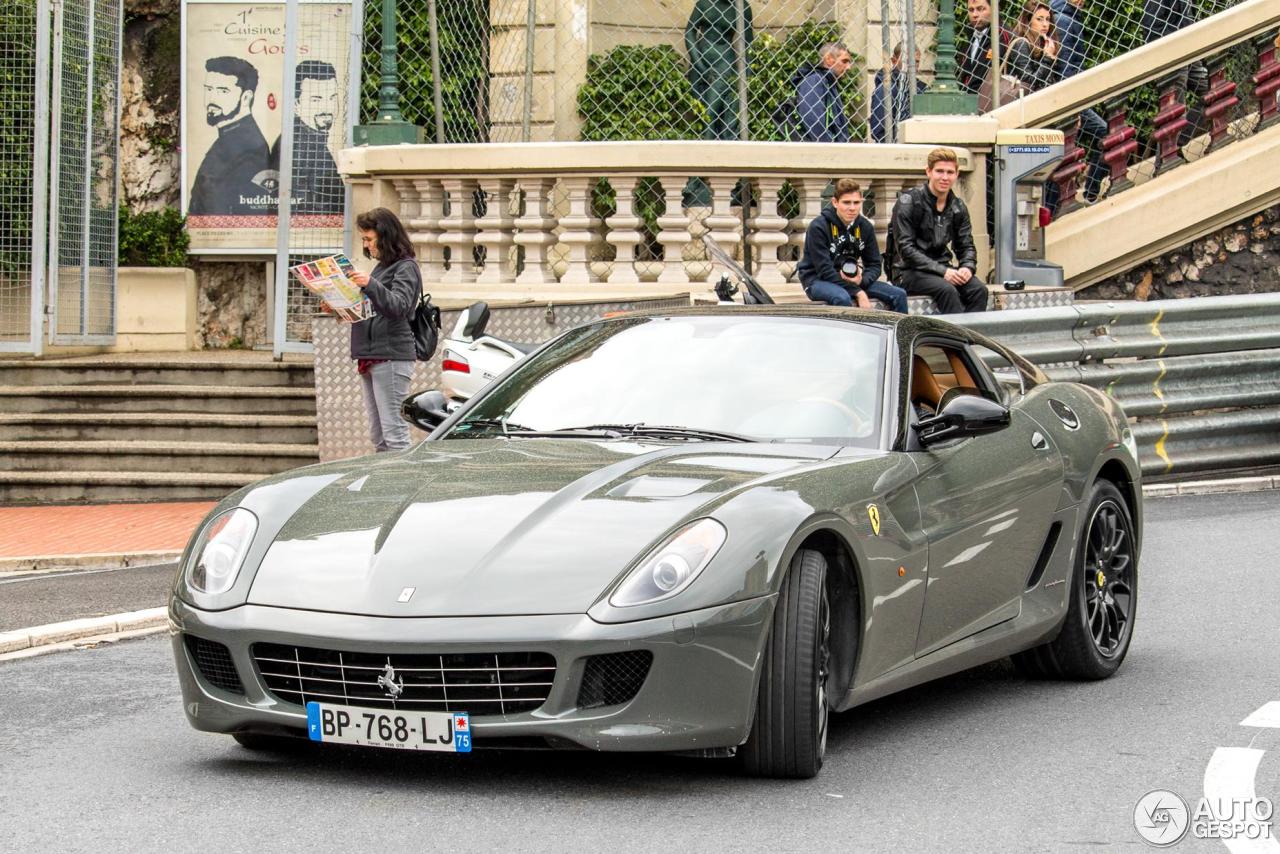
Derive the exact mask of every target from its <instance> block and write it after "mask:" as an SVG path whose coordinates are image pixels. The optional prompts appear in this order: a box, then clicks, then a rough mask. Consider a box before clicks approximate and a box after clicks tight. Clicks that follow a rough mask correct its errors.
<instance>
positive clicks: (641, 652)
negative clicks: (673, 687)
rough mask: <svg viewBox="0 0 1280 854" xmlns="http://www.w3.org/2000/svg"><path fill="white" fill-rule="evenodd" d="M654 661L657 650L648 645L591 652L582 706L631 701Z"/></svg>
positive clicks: (585, 670)
mask: <svg viewBox="0 0 1280 854" xmlns="http://www.w3.org/2000/svg"><path fill="white" fill-rule="evenodd" d="M651 664H653V653H652V652H649V650H647V649H636V650H631V651H630V652H611V653H609V654H608V655H593V656H591V657H590V658H588V659H587V665H586V667H585V668H583V671H582V686H581V687H580V688H579V689H578V708H580V709H594V708H596V707H597V706H617V705H620V704H622V703H627V702H630V701H631V698H632V697H634V696H635V695H636V694H638V693H639V692H640V686H641V685H643V684H644V680H645V677H646V676H648V675H649V666H650V665H651Z"/></svg>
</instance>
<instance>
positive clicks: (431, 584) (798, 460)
mask: <svg viewBox="0 0 1280 854" xmlns="http://www.w3.org/2000/svg"><path fill="white" fill-rule="evenodd" d="M837 450H838V449H837V448H834V447H828V446H794V445H792V446H787V445H765V444H760V445H743V444H738V443H689V444H681V445H679V446H676V447H672V446H670V445H665V444H651V443H641V442H634V443H633V442H626V441H611V442H606V441H600V442H595V441H584V440H558V439H538V440H510V441H507V440H498V439H492V440H449V441H439V442H425V443H423V444H421V445H419V446H418V447H417V448H416V449H414V450H413V451H412V452H409V453H406V454H395V455H384V456H378V457H373V458H370V459H369V461H368V463H367V464H366V465H362V466H349V467H347V470H346V471H345V473H343V474H342V475H341V476H339V477H337V478H336V479H334V480H332V481H330V482H328V483H327V484H326V485H325V486H323V487H322V488H320V489H319V490H318V491H316V492H315V493H314V494H312V495H311V496H310V497H309V498H308V499H307V500H306V501H305V502H304V503H303V504H302V505H301V506H300V507H299V508H298V510H297V511H296V512H294V514H293V515H292V516H291V517H290V518H289V520H288V521H287V522H285V524H284V525H283V527H282V528H281V529H280V531H279V532H278V534H277V535H276V538H275V541H274V542H273V543H272V544H271V546H270V548H269V549H268V550H267V552H266V554H265V555H264V557H263V559H262V561H261V563H260V565H259V568H258V570H257V573H256V577H255V578H254V580H253V585H252V588H251V589H250V591H249V598H248V601H249V602H250V603H251V604H258V605H270V606H277V607H288V608H305V609H308V610H314V611H332V612H341V613H351V614H364V615H376V616H388V617H437V616H439V617H443V616H479V615H512V614H555V613H583V612H585V611H586V610H587V609H588V608H589V607H590V606H591V605H592V604H593V603H594V602H595V601H596V599H597V598H599V596H600V594H601V592H602V591H603V590H604V589H605V588H606V587H607V586H608V585H609V583H610V582H611V581H612V580H613V579H614V578H616V577H617V576H618V574H619V573H621V572H622V571H623V570H624V569H625V568H626V567H627V566H628V565H629V564H631V563H632V561H634V560H635V559H636V558H637V557H638V556H639V555H640V554H641V553H642V552H644V551H645V550H646V549H648V548H650V547H652V546H654V545H656V541H657V540H658V539H659V538H660V537H662V536H663V535H664V534H665V533H667V532H668V531H669V530H671V529H672V528H673V527H674V526H676V525H678V524H680V523H681V522H682V521H683V520H685V519H686V518H690V517H696V515H697V514H698V511H699V508H702V507H703V506H704V505H706V504H708V503H709V502H714V501H716V500H717V499H719V498H721V497H722V496H723V495H724V494H725V493H726V492H729V491H731V490H735V489H739V488H742V487H744V486H750V485H751V484H752V482H754V481H758V480H760V479H762V478H770V477H773V476H776V475H778V474H781V473H784V472H791V471H794V470H796V469H798V468H800V467H804V466H807V465H817V464H820V463H821V462H822V461H824V460H826V459H829V458H830V457H831V456H833V455H834V454H835V453H836V452H837Z"/></svg>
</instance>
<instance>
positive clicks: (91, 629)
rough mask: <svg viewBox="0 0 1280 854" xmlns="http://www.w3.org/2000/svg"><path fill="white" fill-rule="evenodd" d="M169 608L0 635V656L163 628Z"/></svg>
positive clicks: (133, 612) (51, 625) (87, 619)
mask: <svg viewBox="0 0 1280 854" xmlns="http://www.w3.org/2000/svg"><path fill="white" fill-rule="evenodd" d="M167 611H168V609H167V608H163V607H161V608H147V609H145V610H142V611H128V612H126V613H123V614H110V615H108V616H105V617H86V618H84V619H80V620H64V621H63V622H61V623H48V624H47V625H43V626H32V627H31V628H27V629H17V630H15V631H11V632H0V655H5V654H7V653H11V652H21V651H23V650H26V649H33V648H35V647H42V646H51V645H53V644H61V643H66V642H68V641H77V640H83V639H84V638H93V637H98V636H100V635H112V634H117V633H119V632H133V631H138V630H140V629H155V628H160V627H163V626H165V625H166V624H167V622H168V619H169V618H168V616H167Z"/></svg>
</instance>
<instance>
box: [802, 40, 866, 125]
mask: <svg viewBox="0 0 1280 854" xmlns="http://www.w3.org/2000/svg"><path fill="white" fill-rule="evenodd" d="M852 64H853V54H852V53H851V52H850V51H849V48H847V47H845V46H844V45H843V44H841V43H840V42H832V43H830V44H825V45H823V46H822V47H821V48H819V50H818V64H817V65H802V66H800V67H799V68H798V69H796V73H795V74H794V75H793V76H792V78H791V82H792V84H793V85H794V86H795V87H796V99H795V104H796V114H797V118H798V119H799V141H801V142H850V141H851V140H852V139H853V134H852V131H851V129H850V127H849V115H848V113H846V112H845V108H844V98H843V97H841V95H840V90H839V88H838V86H837V83H838V82H839V80H840V78H841V77H843V76H844V73H845V72H846V71H848V70H849V66H850V65H852Z"/></svg>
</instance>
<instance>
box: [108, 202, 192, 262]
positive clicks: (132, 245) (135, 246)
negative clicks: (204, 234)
mask: <svg viewBox="0 0 1280 854" xmlns="http://www.w3.org/2000/svg"><path fill="white" fill-rule="evenodd" d="M185 223H186V218H185V217H184V216H182V214H180V213H178V211H177V210H175V209H174V208H165V209H164V210H159V211H145V212H143V213H139V214H135V213H132V212H130V211H129V209H128V208H127V207H124V206H123V205H121V207H120V253H119V263H120V266H122V267H185V266H186V264H187V247H188V246H189V245H190V238H189V237H188V235H187V231H186V229H185V228H183V225H184V224H185Z"/></svg>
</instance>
